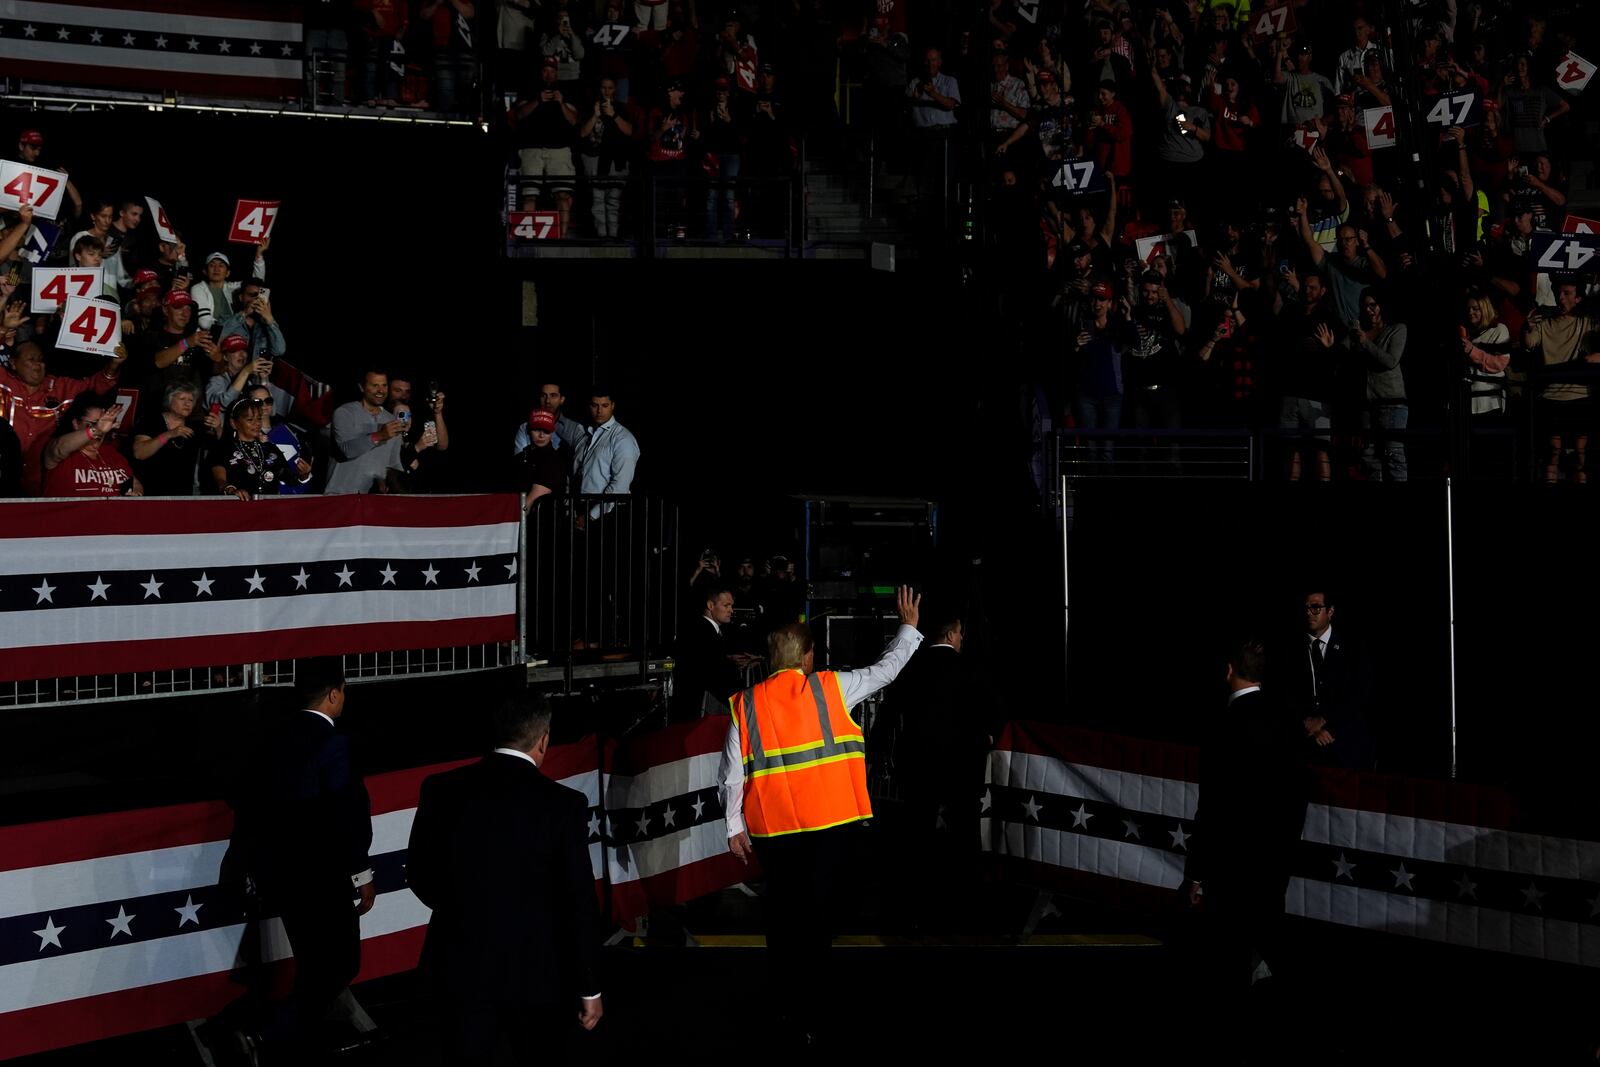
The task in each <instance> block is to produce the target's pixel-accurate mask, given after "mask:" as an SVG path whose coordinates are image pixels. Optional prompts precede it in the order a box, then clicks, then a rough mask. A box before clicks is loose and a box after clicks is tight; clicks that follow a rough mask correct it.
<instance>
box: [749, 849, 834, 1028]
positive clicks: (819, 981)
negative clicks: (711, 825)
mask: <svg viewBox="0 0 1600 1067" xmlns="http://www.w3.org/2000/svg"><path fill="white" fill-rule="evenodd" d="M855 829H856V827H855V824H854V823H852V824H850V825H847V826H838V827H834V828H833V829H831V830H812V831H809V832H807V833H799V834H785V835H784V836H782V837H759V838H756V839H755V847H756V858H757V859H758V860H760V861H761V870H762V871H763V873H765V874H766V878H767V897H766V902H765V910H766V919H767V965H768V967H769V968H770V969H771V984H772V991H773V993H774V994H776V996H777V998H778V999H777V1000H776V1001H775V1003H777V1004H780V1005H793V1006H795V1008H796V1010H800V1006H803V1005H810V1004H814V1003H815V997H816V992H817V990H819V989H824V988H829V987H828V986H826V985H824V984H823V983H824V982H825V981H826V977H827V976H826V973H825V972H826V969H827V960H828V948H829V946H831V945H832V944H833V916H834V892H835V884H836V879H837V875H838V869H839V865H840V862H841V861H842V860H843V858H844V855H845V850H846V848H847V846H848V844H849V839H848V838H847V837H846V836H845V835H846V834H848V833H851V832H853V831H854V830H855ZM807 1015H808V1017H811V1018H815V1014H814V1013H810V1012H808V1013H807Z"/></svg>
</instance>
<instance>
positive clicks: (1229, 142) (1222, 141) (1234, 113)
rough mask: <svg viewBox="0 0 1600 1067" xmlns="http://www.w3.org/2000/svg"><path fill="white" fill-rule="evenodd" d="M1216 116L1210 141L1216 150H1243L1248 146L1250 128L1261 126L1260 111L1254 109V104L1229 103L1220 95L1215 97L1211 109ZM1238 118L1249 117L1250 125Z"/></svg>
mask: <svg viewBox="0 0 1600 1067" xmlns="http://www.w3.org/2000/svg"><path fill="white" fill-rule="evenodd" d="M1211 111H1212V114H1214V115H1216V116H1217V122H1216V125H1215V127H1213V130H1214V132H1213V133H1212V143H1213V144H1214V145H1215V146H1216V149H1217V151H1218V152H1243V151H1246V150H1247V149H1248V148H1249V143H1248V142H1249V137H1250V131H1251V130H1252V129H1257V128H1259V127H1260V126H1261V112H1259V111H1257V110H1256V106H1255V105H1254V104H1250V105H1248V106H1247V107H1243V108H1241V107H1239V105H1237V104H1230V103H1228V102H1227V101H1226V100H1224V99H1223V98H1222V97H1220V96H1219V97H1217V98H1216V104H1215V106H1213V107H1212V109H1211ZM1240 119H1249V120H1250V125H1249V126H1246V125H1245V124H1244V123H1242V122H1240V121H1239V120H1240Z"/></svg>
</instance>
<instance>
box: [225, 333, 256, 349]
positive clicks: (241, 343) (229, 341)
mask: <svg viewBox="0 0 1600 1067" xmlns="http://www.w3.org/2000/svg"><path fill="white" fill-rule="evenodd" d="M221 347H222V350H223V351H224V352H242V351H244V350H245V349H247V348H249V347H250V342H249V341H246V340H245V339H244V335H243V334H238V333H230V334H229V335H228V336H226V337H224V338H223V339H222V346H221Z"/></svg>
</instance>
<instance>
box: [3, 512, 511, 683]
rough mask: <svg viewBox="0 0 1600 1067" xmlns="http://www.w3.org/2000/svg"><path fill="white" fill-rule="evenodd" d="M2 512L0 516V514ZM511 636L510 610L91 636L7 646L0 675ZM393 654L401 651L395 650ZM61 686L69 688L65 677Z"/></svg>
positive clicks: (253, 659)
mask: <svg viewBox="0 0 1600 1067" xmlns="http://www.w3.org/2000/svg"><path fill="white" fill-rule="evenodd" d="M3 517H4V515H3V514H0V518H3ZM352 595H359V594H352ZM516 637H517V617H516V615H515V614H510V615H487V616H483V617H481V618H473V619H449V620H445V621H442V622H441V621H438V620H433V621H425V622H369V623H358V624H354V625H341V626H307V627H301V628H299V629H293V630H268V631H258V632H252V633H244V634H213V635H211V636H208V637H163V638H155V639H152V640H146V641H92V642H87V643H84V644H77V645H50V646H42V647H37V648H8V649H0V681H7V682H14V681H27V680H29V679H35V678H59V679H69V680H70V679H71V678H74V677H80V676H83V668H84V666H85V665H92V666H93V667H94V673H95V674H144V673H147V672H150V671H167V670H182V669H185V668H188V667H194V668H196V669H200V670H208V669H211V668H214V667H220V666H222V665H224V664H241V663H258V662H262V661H265V660H277V659H296V658H299V657H302V656H336V655H348V654H351V653H357V652H389V651H393V650H395V649H408V648H413V649H414V648H435V647H454V646H460V645H479V644H492V643H495V642H499V641H514V640H516ZM441 643H443V644H441ZM396 654H397V655H404V653H403V652H399V653H396ZM61 684H63V685H65V686H67V687H68V688H70V683H69V682H63V683H61Z"/></svg>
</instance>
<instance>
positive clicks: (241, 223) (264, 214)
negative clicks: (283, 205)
mask: <svg viewBox="0 0 1600 1067" xmlns="http://www.w3.org/2000/svg"><path fill="white" fill-rule="evenodd" d="M278 204H279V201H277V200H241V201H239V206H238V207H236V208H234V209H233V229H232V231H231V232H229V234H228V240H230V241H235V242H238V243H239V244H246V245H253V244H255V243H256V242H257V241H264V240H266V239H267V238H268V237H271V236H272V224H273V223H274V222H277V221H278Z"/></svg>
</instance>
